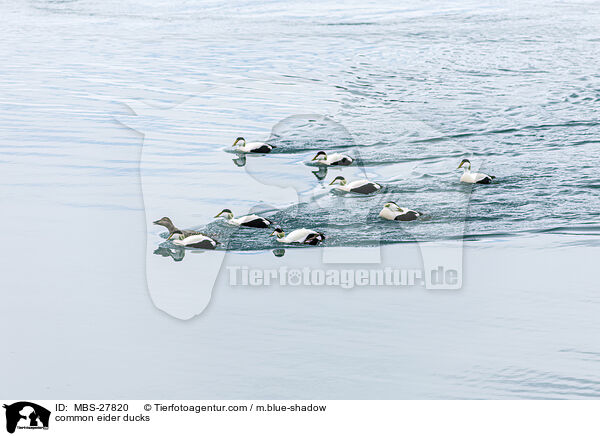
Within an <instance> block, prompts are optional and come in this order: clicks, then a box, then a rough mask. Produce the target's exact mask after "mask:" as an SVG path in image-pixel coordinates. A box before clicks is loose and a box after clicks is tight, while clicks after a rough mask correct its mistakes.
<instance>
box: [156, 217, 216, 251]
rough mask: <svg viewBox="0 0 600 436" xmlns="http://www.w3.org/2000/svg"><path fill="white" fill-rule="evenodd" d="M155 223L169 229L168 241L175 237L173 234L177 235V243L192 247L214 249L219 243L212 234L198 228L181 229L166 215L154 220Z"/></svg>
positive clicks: (174, 241) (175, 242)
mask: <svg viewBox="0 0 600 436" xmlns="http://www.w3.org/2000/svg"><path fill="white" fill-rule="evenodd" d="M154 224H156V225H158V226H163V227H166V228H167V230H168V231H169V236H167V241H169V240H170V239H171V238H173V236H177V239H175V240H173V243H174V244H175V245H180V246H183V247H192V248H207V249H213V248H215V247H216V246H217V245H218V244H219V242H218V241H216V240H214V239H213V238H211V237H210V236H206V235H205V234H203V233H201V232H198V231H196V230H179V229H178V228H177V227H175V225H174V224H173V221H171V219H170V218H169V217H166V216H165V217H162V218H161V219H159V220H156V221H154Z"/></svg>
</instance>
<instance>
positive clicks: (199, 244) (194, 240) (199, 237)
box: [173, 233, 219, 250]
mask: <svg viewBox="0 0 600 436" xmlns="http://www.w3.org/2000/svg"><path fill="white" fill-rule="evenodd" d="M173 244H175V245H179V246H180V247H187V248H203V249H205V250H214V249H215V248H216V246H217V245H218V244H219V243H218V242H217V241H215V240H214V239H212V238H211V237H210V236H206V235H203V234H202V233H197V234H195V235H189V236H183V237H181V238H180V239H175V240H173Z"/></svg>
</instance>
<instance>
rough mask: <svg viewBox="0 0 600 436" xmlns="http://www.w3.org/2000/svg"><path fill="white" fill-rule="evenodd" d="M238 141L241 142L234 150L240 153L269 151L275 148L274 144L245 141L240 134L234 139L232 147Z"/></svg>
mask: <svg viewBox="0 0 600 436" xmlns="http://www.w3.org/2000/svg"><path fill="white" fill-rule="evenodd" d="M238 142H241V143H242V144H241V145H238V146H237V148H236V149H235V150H236V151H240V152H242V153H270V152H271V150H273V149H274V148H275V146H274V145H270V144H267V143H266V142H246V140H245V139H244V138H242V137H241V136H240V137H239V138H237V139H236V140H235V142H234V143H233V147H235V146H236V145H237V143H238Z"/></svg>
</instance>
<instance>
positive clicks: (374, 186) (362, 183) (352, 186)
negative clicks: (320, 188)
mask: <svg viewBox="0 0 600 436" xmlns="http://www.w3.org/2000/svg"><path fill="white" fill-rule="evenodd" d="M338 181H339V182H340V186H339V187H336V188H337V189H340V190H342V191H345V192H354V193H357V194H372V193H373V192H376V191H379V190H380V189H381V185H380V184H378V183H375V182H371V181H369V180H367V179H361V180H354V181H353V182H350V183H348V182H347V181H346V179H345V178H343V177H342V176H337V177H336V178H335V179H333V180H332V181H331V183H330V185H333V184H335V182H338Z"/></svg>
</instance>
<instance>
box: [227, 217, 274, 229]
mask: <svg viewBox="0 0 600 436" xmlns="http://www.w3.org/2000/svg"><path fill="white" fill-rule="evenodd" d="M229 223H231V224H233V225H234V226H243V227H254V228H257V229H266V228H267V227H269V226H270V225H271V221H269V220H268V219H266V218H263V217H261V216H258V215H244V216H241V217H239V218H232V219H230V220H229Z"/></svg>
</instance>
